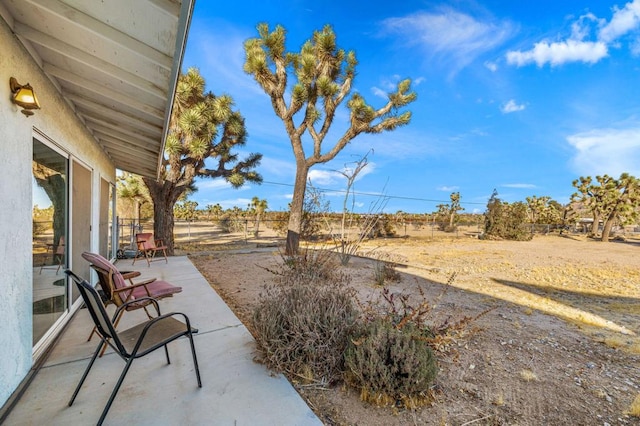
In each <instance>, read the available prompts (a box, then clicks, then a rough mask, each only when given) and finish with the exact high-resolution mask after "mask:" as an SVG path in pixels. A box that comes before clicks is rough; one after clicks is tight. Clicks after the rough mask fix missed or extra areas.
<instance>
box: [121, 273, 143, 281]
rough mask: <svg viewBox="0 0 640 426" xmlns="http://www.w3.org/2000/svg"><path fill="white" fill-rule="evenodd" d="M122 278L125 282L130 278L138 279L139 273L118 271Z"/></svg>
mask: <svg viewBox="0 0 640 426" xmlns="http://www.w3.org/2000/svg"><path fill="white" fill-rule="evenodd" d="M120 274H121V275H122V278H124V279H125V280H130V279H131V278H135V277H139V276H140V275H141V274H140V271H120Z"/></svg>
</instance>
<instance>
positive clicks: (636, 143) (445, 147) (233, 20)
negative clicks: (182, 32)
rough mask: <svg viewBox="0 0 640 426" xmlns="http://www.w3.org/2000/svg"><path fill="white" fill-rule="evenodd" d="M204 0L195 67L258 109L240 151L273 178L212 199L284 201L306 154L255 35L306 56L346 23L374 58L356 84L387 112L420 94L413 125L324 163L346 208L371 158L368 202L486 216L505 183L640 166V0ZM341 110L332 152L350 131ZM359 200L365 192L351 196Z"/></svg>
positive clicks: (331, 192) (563, 195)
mask: <svg viewBox="0 0 640 426" xmlns="http://www.w3.org/2000/svg"><path fill="white" fill-rule="evenodd" d="M364 4H365V3H363V2H359V1H349V0H347V1H345V0H343V1H334V0H326V1H315V2H308V1H300V0H298V1H283V2H278V6H277V7H274V6H272V5H271V2H267V1H243V2H217V1H215V2H214V1H205V0H199V1H197V2H196V8H195V12H194V16H193V21H192V23H191V30H190V33H189V38H188V44H187V50H186V54H185V59H184V62H183V69H186V68H188V67H192V66H195V67H197V68H199V69H200V72H201V74H202V75H203V76H204V78H205V79H206V82H207V90H210V91H212V92H213V93H215V94H223V93H227V94H229V95H231V96H232V97H233V98H234V100H235V107H236V108H237V109H239V110H240V112H241V113H242V114H243V115H244V117H245V119H246V125H247V129H248V133H249V138H248V142H247V144H246V146H245V147H243V148H242V150H241V151H239V152H241V154H242V153H244V154H246V153H248V152H260V153H262V154H263V160H262V163H261V165H260V166H259V168H258V171H259V172H260V173H261V174H262V176H263V178H264V181H265V182H264V183H263V184H262V185H255V184H247V185H245V186H244V187H243V188H241V189H238V190H234V189H232V188H231V187H230V186H229V185H227V184H226V183H224V182H223V181H222V180H220V179H216V180H199V181H198V182H197V186H198V188H199V191H198V192H197V193H196V194H194V195H192V196H191V199H193V200H194V201H197V202H198V204H199V207H201V208H204V207H205V206H206V205H207V204H215V203H220V204H221V205H222V206H223V207H224V208H229V207H232V206H234V205H237V206H239V207H242V208H245V207H246V206H247V204H248V203H249V202H250V200H251V198H252V197H254V196H257V197H259V198H261V199H266V200H267V201H268V204H269V209H270V210H285V209H287V205H288V203H289V202H290V200H291V193H292V191H293V188H292V186H291V185H292V183H293V180H294V174H295V164H294V162H293V152H292V150H291V146H290V143H289V140H288V137H287V134H286V132H285V130H284V127H283V124H282V122H281V121H280V119H278V118H277V117H276V116H275V114H274V112H273V109H272V107H271V102H270V100H269V98H268V96H267V95H266V94H265V93H264V92H263V91H262V89H261V88H260V87H259V86H258V84H257V83H255V82H254V80H253V79H252V77H251V76H249V75H247V74H245V73H244V72H243V70H242V66H243V63H244V51H243V42H244V41H245V40H246V39H247V38H251V37H256V36H257V31H256V29H255V28H256V25H257V24H258V23H260V22H266V23H268V24H269V25H270V26H271V27H272V28H273V27H274V26H275V25H277V24H280V25H282V26H284V28H285V29H286V30H287V49H288V50H290V51H299V49H300V47H301V46H302V44H303V42H304V41H306V40H307V39H309V38H310V37H311V35H312V33H313V31H314V30H318V29H321V28H322V27H323V26H324V25H325V24H331V25H332V26H333V28H334V31H335V33H336V35H337V43H338V46H339V47H341V48H343V49H345V50H347V51H348V50H353V51H355V53H356V57H357V59H358V61H359V64H358V67H357V76H356V79H355V82H354V85H353V90H354V91H357V92H359V93H360V94H362V95H363V96H364V97H365V99H366V100H367V101H368V102H369V103H370V104H372V105H373V106H374V107H381V106H382V105H384V104H385V101H386V93H388V92H392V91H393V90H394V88H395V83H397V82H398V81H399V80H400V79H404V78H410V79H411V80H412V81H413V89H414V90H415V92H416V93H417V95H418V99H417V101H416V102H414V103H412V104H410V105H409V106H408V109H409V110H411V111H412V114H413V118H412V121H411V123H410V124H409V125H408V126H405V127H402V128H399V129H397V130H395V131H393V132H389V133H383V134H378V135H360V136H358V137H357V138H356V139H354V140H353V141H352V142H351V143H350V144H349V145H348V146H347V147H346V148H345V149H344V150H343V151H342V153H341V154H340V155H338V157H337V158H336V159H334V160H333V161H331V162H329V163H326V164H320V165H316V166H314V167H313V168H312V169H311V173H310V177H311V179H312V182H313V184H314V185H315V186H316V187H318V188H321V189H323V190H326V192H325V196H326V199H327V200H328V201H329V202H330V203H331V208H332V210H335V211H339V210H340V209H341V206H342V198H343V196H344V195H343V193H341V192H340V191H343V190H344V189H345V188H346V181H345V178H344V177H342V175H341V174H340V170H344V169H345V168H349V167H353V162H354V161H355V160H357V159H359V158H360V157H362V156H363V155H365V154H366V153H367V152H369V151H371V150H372V153H371V154H369V156H368V159H369V165H368V166H367V168H366V169H365V170H364V171H363V172H361V173H360V175H359V179H358V180H357V181H356V183H355V187H354V189H355V191H356V192H357V193H358V194H357V195H356V198H355V205H356V210H358V211H363V212H366V211H369V210H370V209H371V205H372V203H374V202H376V201H379V195H378V196H373V195H368V194H381V193H384V194H386V195H387V196H388V197H389V198H388V200H387V202H386V207H385V211H387V212H396V211H398V210H403V211H405V212H413V213H428V212H432V211H434V210H436V207H435V206H436V205H437V204H440V203H442V202H448V201H449V195H450V194H451V192H454V191H457V192H460V195H461V202H462V206H463V207H465V209H466V211H467V212H474V211H476V212H482V211H484V209H485V206H486V202H487V199H488V198H489V196H490V195H491V192H492V191H493V189H494V188H495V189H497V191H498V194H499V197H500V198H501V199H503V200H506V201H509V202H513V201H524V200H525V198H526V197H527V196H532V195H537V196H545V195H546V196H550V197H552V198H553V199H555V200H557V201H559V202H561V203H567V202H568V201H569V197H570V195H571V193H572V192H573V191H574V188H573V187H572V186H571V182H572V181H573V180H574V179H576V178H578V177H579V176H586V175H591V176H595V175H597V174H605V173H606V174H609V175H612V176H615V177H618V176H619V175H620V173H622V172H629V173H631V174H632V175H634V176H640V0H634V1H631V2H623V1H617V0H610V1H604V0H602V1H572V0H562V1H558V0H553V1H547V0H538V1H535V2H530V1H527V2H520V1H511V2H505V1H502V0H495V1H473V0H471V1H465V0H460V1H448V2H436V1H412V0H405V1H397V2H389V1H369V2H366V6H363V5H364ZM347 120H348V114H347V112H346V109H343V110H341V111H339V112H338V115H337V116H336V120H335V121H334V124H333V127H332V133H331V134H330V135H329V137H328V138H327V140H326V141H325V145H324V146H325V150H328V149H329V148H330V147H331V146H332V145H331V141H332V139H331V138H332V137H333V140H336V139H337V138H338V137H339V136H340V135H341V134H342V132H343V131H344V130H346V128H347ZM350 204H351V201H350Z"/></svg>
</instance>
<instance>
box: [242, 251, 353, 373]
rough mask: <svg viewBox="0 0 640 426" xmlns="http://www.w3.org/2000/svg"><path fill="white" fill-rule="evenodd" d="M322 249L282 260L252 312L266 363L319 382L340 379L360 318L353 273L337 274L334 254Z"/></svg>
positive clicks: (279, 369) (257, 339) (259, 345)
mask: <svg viewBox="0 0 640 426" xmlns="http://www.w3.org/2000/svg"><path fill="white" fill-rule="evenodd" d="M324 253H326V252H312V251H307V252H305V253H304V254H303V255H301V256H298V257H292V258H287V259H284V263H283V265H282V268H281V270H278V271H272V272H274V273H275V274H277V277H278V278H277V280H276V281H275V282H274V283H271V284H268V285H266V286H265V292H264V293H263V294H262V295H261V298H260V301H259V303H258V306H257V307H256V309H255V310H254V312H253V329H254V330H255V333H256V336H255V337H256V341H257V344H258V348H259V350H260V352H261V354H262V358H263V359H264V361H265V363H266V364H267V365H268V366H269V367H270V368H273V369H274V370H276V371H280V372H284V373H287V374H289V375H290V376H292V377H293V378H298V379H301V380H303V381H304V382H305V383H315V384H320V385H328V384H331V383H333V382H335V381H336V380H338V379H340V378H341V377H342V371H343V366H344V351H345V349H346V347H347V344H348V342H349V336H350V335H352V333H353V330H354V327H355V324H356V320H357V318H358V316H359V311H358V309H357V307H356V305H355V303H354V293H353V289H351V288H350V287H349V286H348V284H349V282H350V279H349V277H348V276H347V275H344V274H342V273H341V272H339V270H338V268H337V266H336V264H335V262H334V261H332V260H331V259H332V254H331V253H329V254H324Z"/></svg>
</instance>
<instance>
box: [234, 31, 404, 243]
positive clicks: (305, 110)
mask: <svg viewBox="0 0 640 426" xmlns="http://www.w3.org/2000/svg"><path fill="white" fill-rule="evenodd" d="M257 30H258V37H256V38H251V39H248V40H247V41H246V42H245V44H244V49H245V64H244V71H245V72H246V73H247V74H250V75H252V76H253V78H254V79H255V80H256V82H258V84H259V85H260V86H261V87H262V89H263V90H264V91H265V93H266V94H267V95H269V97H270V98H271V104H272V106H273V110H274V111H275V113H276V115H277V116H278V117H279V118H280V119H281V120H282V122H283V124H284V127H285V130H286V132H287V135H288V136H289V140H290V142H291V147H292V148H293V154H294V156H295V161H296V177H295V183H294V189H293V199H292V201H291V212H290V215H289V224H288V230H287V246H286V253H287V254H296V253H297V252H298V247H299V243H300V232H301V229H302V215H303V204H304V193H305V188H306V184H307V176H308V173H309V169H310V168H311V167H312V166H313V165H315V164H318V163H326V162H328V161H330V160H332V159H334V158H335V157H336V155H337V154H338V153H339V152H340V151H341V150H342V149H343V148H344V147H345V146H346V145H347V144H348V143H349V142H350V141H351V140H352V139H353V138H355V137H356V136H358V135H359V134H361V133H381V132H384V131H391V130H394V129H395V128H397V127H398V126H402V125H405V124H408V123H409V121H410V119H411V112H410V111H405V112H402V113H401V112H400V111H399V109H400V108H401V107H403V106H405V105H407V104H409V103H410V102H413V101H414V100H415V99H416V94H415V93H414V92H411V91H410V87H411V81H410V80H403V81H401V82H400V83H399V84H398V87H397V90H396V91H395V92H394V93H390V94H389V100H388V102H387V103H386V104H385V105H384V106H383V107H382V108H380V109H377V110H376V109H374V108H373V107H372V106H370V105H369V104H367V103H366V101H365V100H364V98H363V97H362V96H361V95H360V94H359V93H353V94H351V97H350V99H349V100H348V101H347V103H346V106H347V108H348V109H349V112H350V123H349V127H348V128H347V129H346V130H345V131H344V133H343V134H342V136H341V137H340V138H338V139H337V141H336V142H335V144H334V145H333V146H332V147H330V148H329V149H325V150H323V149H322V148H323V147H322V143H323V141H324V139H325V137H326V135H327V132H328V131H329V128H330V127H331V125H332V123H333V119H334V117H335V114H336V110H337V108H338V107H339V106H340V105H341V104H342V103H343V102H344V101H345V99H346V98H347V96H348V95H349V94H350V93H351V86H352V84H353V79H354V77H355V74H356V65H357V61H356V55H355V53H354V52H353V51H349V52H345V51H344V50H342V49H339V48H338V47H337V45H336V35H335V33H334V32H333V29H332V28H331V26H329V25H327V26H325V27H324V28H323V29H322V30H321V31H315V32H314V33H313V36H312V37H311V39H310V40H308V41H306V42H305V43H304V44H303V45H302V48H301V49H300V52H286V51H285V41H286V37H285V33H286V32H285V29H284V28H283V27H281V26H276V28H275V29H274V30H273V31H270V30H269V25H268V24H264V23H263V24H259V25H258V27H257ZM289 78H292V79H294V80H295V82H293V83H292V84H291V85H290V87H289V86H288V83H289ZM285 97H287V98H288V99H285ZM296 122H297V124H296ZM305 133H307V134H308V135H309V136H310V138H311V141H312V142H311V146H308V147H305V146H304V145H303V142H302V139H303V135H304V134H305ZM305 148H306V149H307V151H308V152H307V151H305Z"/></svg>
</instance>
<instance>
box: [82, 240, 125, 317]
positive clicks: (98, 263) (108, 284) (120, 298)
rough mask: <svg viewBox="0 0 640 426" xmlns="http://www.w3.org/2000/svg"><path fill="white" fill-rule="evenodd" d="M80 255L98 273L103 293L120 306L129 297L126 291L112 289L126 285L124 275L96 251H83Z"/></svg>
mask: <svg viewBox="0 0 640 426" xmlns="http://www.w3.org/2000/svg"><path fill="white" fill-rule="evenodd" d="M82 257H83V258H84V259H85V260H86V261H87V262H89V263H91V267H92V268H93V270H94V271H96V272H97V273H98V279H99V280H100V286H101V287H102V290H103V291H104V292H105V295H106V296H107V297H108V298H109V299H110V300H111V301H113V302H114V303H115V304H116V305H117V306H120V305H121V304H122V303H123V302H124V301H126V300H127V298H128V297H129V292H128V291H123V292H114V289H120V288H125V287H128V285H127V282H126V281H125V279H124V277H123V276H122V274H121V273H120V271H119V270H118V268H116V266H115V265H114V264H113V263H111V262H109V261H108V260H107V259H106V258H104V257H102V256H100V255H99V254H97V253H91V252H88V251H85V252H84V253H82Z"/></svg>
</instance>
